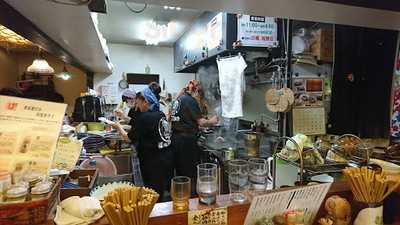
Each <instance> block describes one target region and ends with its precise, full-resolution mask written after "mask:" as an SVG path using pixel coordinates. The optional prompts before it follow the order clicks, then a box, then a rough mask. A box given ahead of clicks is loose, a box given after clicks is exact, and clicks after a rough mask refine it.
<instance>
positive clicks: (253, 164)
mask: <svg viewBox="0 0 400 225" xmlns="http://www.w3.org/2000/svg"><path fill="white" fill-rule="evenodd" d="M248 162H249V182H250V188H251V189H252V190H254V191H265V190H266V189H267V184H268V163H267V160H265V159H260V158H253V159H249V161H248Z"/></svg>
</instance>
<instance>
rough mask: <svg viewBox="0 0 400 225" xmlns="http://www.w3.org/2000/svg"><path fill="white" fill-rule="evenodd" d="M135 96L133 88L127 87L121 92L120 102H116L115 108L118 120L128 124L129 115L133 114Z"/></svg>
mask: <svg viewBox="0 0 400 225" xmlns="http://www.w3.org/2000/svg"><path fill="white" fill-rule="evenodd" d="M135 98H136V92H135V90H130V89H127V90H125V91H124V92H122V96H121V99H122V102H121V103H120V104H118V106H117V108H116V109H115V115H116V116H117V118H118V119H119V120H120V122H122V123H126V124H129V122H130V120H131V116H132V114H133V111H132V110H134V108H135ZM130 114H131V115H130Z"/></svg>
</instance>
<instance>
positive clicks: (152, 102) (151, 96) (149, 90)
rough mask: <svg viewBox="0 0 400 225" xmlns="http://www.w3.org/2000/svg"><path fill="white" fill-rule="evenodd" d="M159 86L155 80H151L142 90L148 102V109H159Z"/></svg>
mask: <svg viewBox="0 0 400 225" xmlns="http://www.w3.org/2000/svg"><path fill="white" fill-rule="evenodd" d="M160 93H161V87H160V85H159V84H158V83H157V82H151V83H150V84H149V85H148V86H147V87H146V88H145V89H144V90H143V95H145V96H146V99H147V101H148V103H149V111H160Z"/></svg>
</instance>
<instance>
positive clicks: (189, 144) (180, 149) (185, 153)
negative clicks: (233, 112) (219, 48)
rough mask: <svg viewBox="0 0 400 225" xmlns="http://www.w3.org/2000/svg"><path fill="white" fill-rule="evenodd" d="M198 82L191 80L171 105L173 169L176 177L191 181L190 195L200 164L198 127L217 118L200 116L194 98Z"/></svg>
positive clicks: (210, 123)
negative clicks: (197, 167)
mask: <svg viewBox="0 0 400 225" xmlns="http://www.w3.org/2000/svg"><path fill="white" fill-rule="evenodd" d="M199 89H200V82H199V81H197V80H192V81H190V82H189V85H188V86H187V87H186V88H185V90H184V91H183V92H182V94H181V96H179V97H178V98H177V99H176V100H175V101H174V103H173V104H172V116H171V121H172V133H173V135H172V146H173V148H174V157H175V169H176V174H177V175H178V176H188V177H191V178H192V179H191V180H192V193H194V192H195V190H196V189H195V188H194V187H195V183H196V173H197V170H196V166H197V164H199V162H200V148H199V146H198V145H197V137H198V131H199V127H207V126H211V125H215V124H217V123H218V117H217V116H213V117H211V118H210V119H206V118H205V117H203V116H202V113H201V110H200V106H199V103H198V101H197V100H196V99H195V97H196V96H197V95H198V94H199V93H198V91H199Z"/></svg>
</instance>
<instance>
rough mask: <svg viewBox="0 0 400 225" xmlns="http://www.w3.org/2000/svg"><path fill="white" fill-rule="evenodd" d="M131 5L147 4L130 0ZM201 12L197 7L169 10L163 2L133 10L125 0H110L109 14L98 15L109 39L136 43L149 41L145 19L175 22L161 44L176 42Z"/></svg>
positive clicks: (115, 41) (113, 41)
mask: <svg viewBox="0 0 400 225" xmlns="http://www.w3.org/2000/svg"><path fill="white" fill-rule="evenodd" d="M129 6H130V7H131V8H133V9H135V10H140V9H142V8H143V6H144V5H143V4H137V3H129ZM200 14H201V12H200V11H197V10H189V9H181V10H180V11H176V10H165V9H164V7H163V6H157V5H148V6H147V8H146V9H145V10H144V11H143V12H142V13H133V12H131V11H130V10H129V9H128V8H127V7H126V6H125V3H124V1H118V0H111V1H108V5H107V14H99V16H98V18H99V28H100V31H101V33H102V34H103V36H104V37H105V38H106V39H107V42H108V43H125V44H135V45H145V42H144V41H143V40H141V34H142V33H143V28H142V27H143V23H145V21H149V20H155V21H156V22H157V21H160V22H163V23H167V22H175V23H176V30H175V31H176V32H174V34H172V35H171V36H170V37H169V38H168V39H167V40H165V41H163V42H160V43H159V45H161V46H172V45H173V43H174V42H175V41H176V40H177V39H178V38H179V37H180V36H181V35H182V34H183V33H184V32H185V30H186V29H187V28H188V26H190V25H191V24H192V22H193V21H194V20H195V19H196V18H197V17H198V16H199V15H200Z"/></svg>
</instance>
